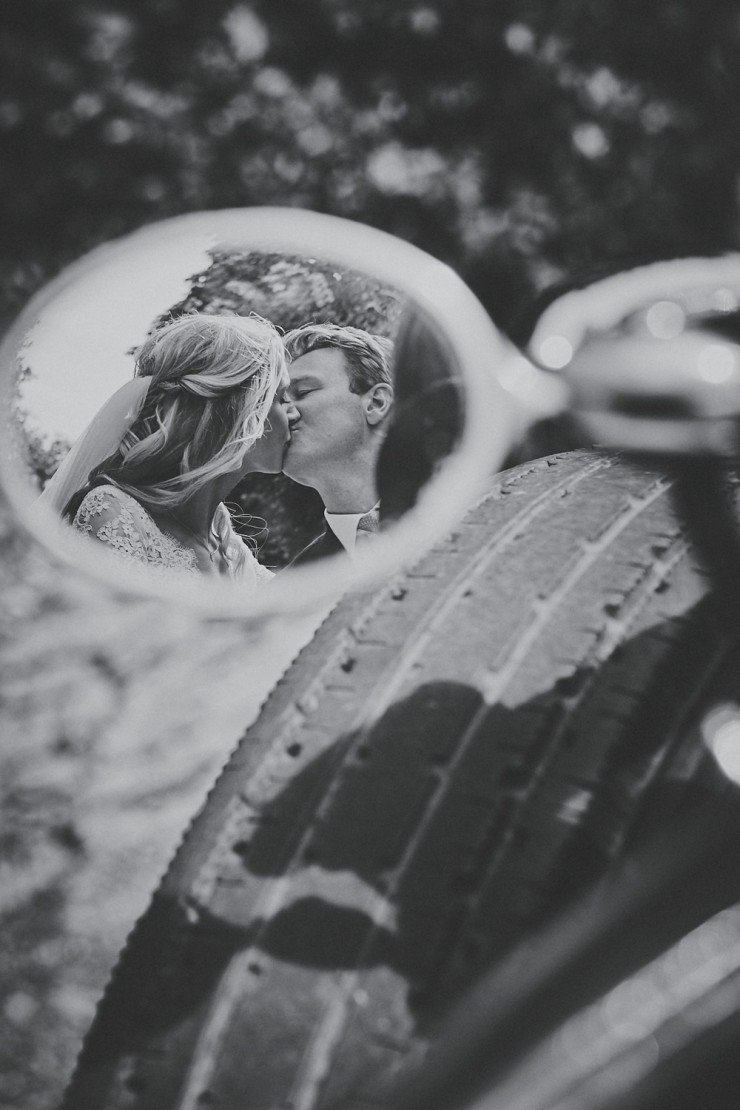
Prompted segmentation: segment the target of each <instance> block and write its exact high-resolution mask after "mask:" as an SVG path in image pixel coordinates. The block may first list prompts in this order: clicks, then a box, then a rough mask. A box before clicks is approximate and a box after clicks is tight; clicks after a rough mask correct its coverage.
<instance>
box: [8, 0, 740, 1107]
mask: <svg viewBox="0 0 740 1110" xmlns="http://www.w3.org/2000/svg"><path fill="white" fill-rule="evenodd" d="M0 16H1V17H2V18H0V82H2V87H1V88H0V144H1V146H2V150H1V151H0V192H1V193H2V199H3V205H2V210H1V212H0V223H1V224H2V234H0V263H1V264H0V318H2V320H7V319H9V318H10V317H11V316H12V315H13V314H14V313H15V312H16V311H17V310H18V308H19V307H20V306H21V305H22V304H23V303H24V302H25V300H26V299H27V297H28V296H29V294H30V293H31V292H32V291H33V290H34V289H36V288H37V287H38V286H39V285H40V284H42V283H43V282H44V281H45V280H46V279H48V278H49V277H51V276H52V275H53V274H55V273H56V272H58V271H59V269H60V268H61V267H62V266H63V265H64V264H66V263H67V262H69V261H71V260H72V259H74V258H76V257H78V256H79V255H80V254H81V253H82V252H83V251H85V250H86V249H88V248H90V247H92V246H94V245H96V244H97V243H99V242H101V241H103V240H106V239H109V238H111V237H113V236H116V235H121V234H123V233H125V232H127V231H129V230H132V229H134V228H136V227H139V226H140V225H142V224H143V223H147V222H151V221H154V220H156V219H159V218H162V217H166V216H170V215H175V214H178V213H182V212H189V211H193V210H198V209H212V208H213V209H215V208H221V207H232V206H237V207H238V206H242V205H248V204H264V203H269V204H285V205H298V206H305V207H309V208H314V209H317V210H319V211H325V212H331V213H336V214H339V215H343V216H349V217H351V218H357V219H360V220H363V221H364V222H366V223H369V224H371V225H375V226H377V227H381V228H384V229H385V230H388V231H390V232H393V233H395V234H398V235H400V236H402V237H404V238H406V239H409V240H411V241H413V242H414V243H416V244H418V245H419V246H421V247H423V248H425V249H426V250H428V251H430V252H431V253H432V254H434V255H436V256H438V257H440V258H442V259H444V260H445V261H447V262H448V263H450V264H451V265H452V266H453V267H455V268H456V269H457V270H458V271H459V272H460V273H461V274H462V276H463V277H464V278H465V280H466V281H468V283H469V284H470V285H471V286H472V288H473V289H474V291H475V292H476V293H477V294H478V296H479V297H480V298H481V300H482V301H483V303H484V304H485V305H486V307H487V308H488V310H489V311H490V313H491V315H492V316H493V318H494V320H495V321H496V322H497V323H498V324H499V325H500V326H501V327H503V328H504V329H505V330H506V331H507V332H508V333H509V334H510V335H511V336H513V337H514V338H515V339H518V340H523V339H524V338H525V337H526V335H527V333H528V329H529V328H530V327H531V323H532V320H533V318H534V315H535V314H536V311H537V308H538V305H539V304H541V303H542V302H543V301H544V300H546V299H547V298H548V297H549V296H551V295H552V291H553V290H554V289H557V288H560V287H562V286H563V285H567V284H569V283H574V282H576V283H577V282H582V281H585V280H588V278H589V276H596V275H600V274H603V273H606V272H611V271H615V270H618V269H620V268H622V267H623V266H625V265H628V264H630V263H633V262H639V261H643V260H651V259H657V258H666V257H672V256H676V255H680V254H684V253H694V252H700V253H704V252H714V251H723V250H726V249H728V248H732V247H734V248H737V247H738V240H739V238H740V225H739V223H738V164H739V158H738V147H739V146H740V127H738V122H740V121H739V120H738V105H739V104H740V95H739V94H740V88H739V85H740V65H738V60H739V59H738V46H739V42H740V17H739V14H738V11H737V5H736V3H735V0H701V3H700V2H699V0H682V2H677V0H652V2H651V3H650V4H646V3H645V2H644V0H640V2H639V3H638V2H637V0H588V2H587V3H586V2H585V0H520V2H518V3H513V2H506V0H499V2H497V3H493V2H491V0H429V2H426V3H413V2H412V3H409V2H405V0H280V2H279V3H278V2H275V0H253V2H251V3H247V2H241V3H235V2H234V0H207V2H204V0H197V2H196V0H110V2H106V0H102V2H101V3H92V2H80V0H23V2H22V3H20V2H18V0H15V2H14V0H0ZM3 542H4V544H5V547H7V548H8V550H7V551H6V550H5V547H4V549H3V550H4V558H3V560H2V566H3V567H4V568H7V569H6V570H5V571H3V573H4V574H5V578H3V583H4V589H3V608H4V609H5V610H7V613H8V614H10V615H11V616H12V618H13V621H14V622H15V623H14V625H13V628H14V630H15V633H16V634H17V636H18V638H21V637H22V635H23V629H24V627H26V626H27V625H28V624H29V622H31V620H32V617H33V605H34V604H35V603H34V601H33V598H34V597H35V596H36V595H35V594H34V589H35V588H36V587H35V586H34V589H32V588H31V586H29V587H28V588H27V589H25V590H24V589H23V588H20V589H19V587H18V581H17V575H18V573H19V572H18V569H17V568H18V567H21V566H22V567H24V568H25V571H26V573H28V574H32V575H36V576H37V577H38V578H40V577H41V570H42V568H41V567H40V565H37V564H38V560H35V561H32V565H31V566H27V561H26V560H25V559H24V551H23V550H21V549H19V544H17V543H15V541H14V540H13V537H12V529H11V530H9V532H8V535H7V536H4V538H3ZM11 548H13V551H11V550H10V549H11ZM16 549H17V550H16ZM11 556H12V557H11ZM34 582H35V579H34ZM31 585H33V582H32V583H31ZM47 585H48V591H47V592H48V593H49V598H50V600H49V603H48V606H47V611H48V618H47V623H46V625H44V629H45V630H46V631H44V632H43V633H42V631H41V630H39V631H38V632H37V634H36V636H35V639H34V641H33V646H34V652H35V653H36V654H33V652H30V651H29V652H27V653H26V655H25V656H23V655H20V654H19V653H18V652H17V650H15V649H14V648H13V645H12V644H11V643H10V642H9V643H8V646H7V648H6V649H5V651H6V656H5V658H4V663H5V667H6V669H7V672H8V675H9V678H8V679H7V680H6V683H5V685H4V687H3V691H2V693H3V698H2V699H0V709H2V712H3V713H4V714H5V716H4V718H3V719H4V720H5V722H6V723H7V725H8V728H7V729H6V739H4V742H3V748H2V756H3V761H2V770H3V775H2V780H3V782H2V806H1V807H0V864H1V865H2V868H3V871H2V875H3V876H4V878H3V882H2V890H1V891H0V898H1V899H2V909H3V922H2V925H3V945H2V950H1V951H0V988H2V991H0V994H1V995H2V1001H1V1002H0V1025H1V1026H2V1038H1V1039H2V1046H1V1051H0V1071H2V1076H1V1077H0V1080H1V1081H0V1092H1V1093H0V1103H2V1105H3V1106H4V1107H5V1106H7V1107H11V1106H12V1107H20V1106H22V1107H24V1110H51V1107H53V1106H55V1105H57V1104H58V1101H59V1095H60V1091H61V1089H62V1087H63V1085H64V1082H65V1080H66V1077H67V1076H68V1074H69V1070H70V1068H71V1066H72V1062H73V1059H74V1054H75V1052H76V1050H77V1047H78V1044H79V1038H80V1036H81V1035H82V1033H83V1031H84V1029H85V1027H86V1025H87V1023H88V1022H89V1019H90V1014H91V1012H92V1008H93V1007H94V1005H95V1000H96V997H97V995H98V994H99V991H100V989H101V987H102V984H103V983H104V981H105V977H106V975H107V971H108V968H109V967H110V962H111V961H112V959H113V958H114V952H115V948H116V946H117V944H118V934H122V933H125V931H127V929H128V927H130V920H129V917H128V915H130V914H132V913H133V912H134V910H133V908H132V907H133V905H134V903H135V901H136V899H134V898H133V897H132V891H133V889H134V882H138V884H139V885H138V888H137V889H138V891H139V898H140V899H143V900H144V901H145V899H146V888H147V887H148V888H149V889H151V886H152V885H153V883H154V881H155V876H156V873H157V871H158V870H159V869H160V866H161V859H160V857H159V856H158V855H157V853H158V852H159V853H160V854H161V853H163V854H165V855H166V854H167V853H168V852H169V850H170V849H169V846H168V845H169V840H168V838H167V837H165V836H164V834H163V823H164V822H169V825H168V828H169V830H170V835H171V836H172V837H176V835H177V830H178V829H179V828H181V827H182V826H183V825H184V824H185V822H186V820H187V817H188V815H189V814H190V813H192V811H193V808H194V806H195V805H196V804H197V798H198V797H199V796H201V794H202V791H203V790H204V789H205V783H206V782H207V781H208V780H209V779H210V777H211V776H212V773H213V769H214V761H217V760H218V759H219V758H222V756H221V755H220V753H219V751H218V750H217V749H218V742H219V738H220V742H221V743H222V744H223V743H225V740H224V737H226V736H227V733H229V727H231V726H228V727H227V724H226V723H225V720H224V719H223V715H224V714H225V713H226V708H224V709H223V713H222V717H218V719H217V720H216V722H215V723H214V727H213V738H212V748H213V750H212V751H211V750H210V748H209V750H208V751H204V750H203V744H202V736H203V733H202V731H201V726H204V722H200V724H198V727H197V728H196V725H195V724H194V723H193V722H194V721H196V718H197V713H198V712H201V713H204V712H205V711H206V709H208V707H207V706H206V707H204V706H203V705H202V704H200V701H199V699H198V698H197V697H195V695H192V696H190V694H189V697H190V700H186V702H185V704H184V706H183V710H182V721H181V722H180V723H179V725H178V727H177V729H176V730H173V734H172V738H171V743H168V744H165V745H164V746H163V747H162V749H161V750H160V751H159V754H158V760H159V762H157V763H156V766H157V767H158V768H159V769H160V772H161V777H162V781H161V783H160V782H159V780H157V782H155V785H154V787H153V788H152V790H150V792H149V794H146V790H145V787H148V784H149V783H150V781H151V779H152V770H151V767H152V752H151V750H150V747H151V746H147V744H148V730H147V727H146V726H147V723H148V722H149V721H150V719H151V718H152V716H153V715H154V707H150V706H149V703H148V702H146V700H145V699H144V700H143V701H142V705H141V706H140V707H139V710H138V711H139V712H140V716H141V721H142V724H141V727H140V728H139V729H138V731H136V732H135V734H134V733H133V732H131V731H129V732H125V730H124V731H123V732H122V731H121V730H120V728H119V725H120V722H121V720H122V714H123V713H124V711H125V710H126V706H127V705H129V712H132V711H133V710H131V708H130V705H133V706H134V708H136V706H137V704H138V703H136V700H135V698H134V696H133V695H132V694H131V692H130V691H128V692H126V691H127V689H128V688H126V687H125V686H122V685H121V682H120V680H119V678H118V676H119V674H121V673H122V674H125V675H128V674H132V675H134V676H136V675H139V674H140V673H141V671H140V668H141V667H142V666H150V665H151V666H155V665H157V661H156V659H154V658H153V660H152V661H151V663H150V661H149V660H148V659H146V658H145V659H143V661H142V658H141V648H140V641H139V640H138V638H136V637H134V638H133V639H131V638H129V640H127V639H126V637H125V636H123V635H121V636H120V637H115V636H114V637H112V636H111V635H110V624H109V616H108V614H107V611H106V610H105V608H104V605H103V602H101V603H100V607H101V615H100V617H99V620H98V623H97V624H94V623H93V622H90V629H91V630H94V631H95V632H96V635H98V636H99V637H100V641H101V642H100V646H99V648H97V649H96V652H95V653H94V654H93V653H91V654H90V655H89V658H88V656H87V655H85V654H84V652H82V651H81V650H80V652H79V653H78V654H80V661H79V662H78V661H77V657H76V655H75V652H74V650H73V648H74V645H68V644H65V645H64V649H63V651H62V650H61V649H60V646H59V643H58V642H57V640H55V638H54V637H55V635H56V636H58V629H59V626H58V623H55V620H56V616H57V609H59V606H60V602H59V595H58V589H59V587H58V586H57V585H55V584H52V583H48V584H47ZM79 588H80V587H79V585H78V583H77V582H76V580H72V578H71V577H70V580H69V582H68V583H67V585H66V586H65V589H67V591H68V593H69V595H70V598H71V599H72V600H71V601H70V602H69V605H70V607H71V606H73V603H77V602H78V600H79V599H78V591H79ZM6 623H7V628H8V629H10V628H11V624H12V622H11V620H10V618H8V619H7V622H6ZM55 630H56V631H55ZM176 633H177V630H176V629H175V630H173V631H172V643H173V644H176V645H177V643H178V642H179V641H178V638H177V636H176ZM91 634H92V631H91ZM147 635H151V630H149V632H148V633H147ZM147 642H148V641H147V638H146V636H144V635H142V638H141V643H143V644H144V645H146V643H147ZM167 642H168V643H169V641H167ZM180 646H181V648H182V651H185V650H186V649H187V650H189V648H190V647H191V645H188V644H182V645H180ZM193 650H194V649H193ZM106 651H107V652H109V653H110V652H114V653H117V656H116V659H115V660H114V662H115V666H102V665H101V663H100V660H101V659H103V661H104V662H105V652H106ZM237 651H238V645H237V644H236V643H234V644H229V643H226V642H225V647H224V652H225V662H228V660H229V658H230V653H231V652H237ZM62 655H63V656H64V666H62V665H61V663H62ZM118 655H120V657H121V658H120V659H118ZM160 655H162V657H163V658H166V656H167V652H166V651H163V652H161V653H160ZM160 665H161V664H160ZM127 668H128V669H127ZM183 673H187V674H192V675H193V687H194V689H196V692H197V691H198V690H199V689H200V688H199V687H197V684H196V683H195V675H196V673H197V667H196V666H195V664H194V663H193V665H192V666H191V667H190V670H187V671H186V672H183V671H182V669H180V670H179V671H178V673H177V675H176V678H177V682H176V683H175V682H174V679H173V680H172V681H173V687H172V689H173V691H175V693H173V694H172V696H171V697H169V698H168V699H167V706H168V708H169V707H170V706H171V704H174V703H175V702H176V701H177V699H178V698H180V697H182V690H183V687H182V674H183ZM209 673H210V672H209ZM214 673H215V674H218V673H219V672H218V671H214ZM224 674H225V676H226V677H225V679H224V681H223V684H222V685H223V686H224V688H225V686H226V685H229V688H230V690H231V694H232V695H233V693H234V691H237V692H238V691H240V690H242V689H243V688H245V687H246V686H247V685H248V683H245V682H243V681H242V680H241V678H237V677H235V676H234V674H232V672H231V671H226V670H225V671H224ZM39 683H46V686H45V687H44V696H43V698H42V697H40V696H39V697H38V698H36V699H35V700H34V699H33V697H32V692H33V691H34V690H36V689H38V684H39ZM65 683H66V684H67V685H68V687H69V691H70V692H69V694H68V695H67V694H65V690H66V688H67V687H66V686H65ZM108 687H110V689H109V688H108ZM219 689H221V687H219ZM80 690H83V691H84V692H85V697H84V698H80V697H79V691H80ZM186 692H188V693H189V688H188V691H186ZM145 693H146V690H144V694H145ZM124 694H125V697H127V698H128V701H127V702H125V704H123V703H124V701H125V698H124ZM141 696H142V698H143V694H142V695H141ZM55 699H56V700H55ZM116 699H118V700H116ZM201 700H202V699H201ZM222 702H223V704H224V706H226V703H227V702H228V698H226V697H224V698H219V699H214V705H215V706H216V707H219V706H221V704H222ZM129 703H130V704H129ZM29 706H31V707H32V709H33V713H34V714H35V716H33V717H32V716H31V709H29ZM59 706H62V707H65V706H66V710H65V711H64V712H62V709H60V708H59ZM65 712H66V716H65ZM209 712H211V713H212V712H213V708H212V707H211V709H210V710H209ZM240 714H241V715H240V716H239V721H238V722H237V721H236V719H235V720H234V722H233V727H234V729H237V728H238V727H241V721H242V720H243V719H244V718H243V711H242V710H240ZM106 721H107V722H108V724H107V725H106ZM196 723H197V722H196ZM106 729H107V731H106ZM117 730H118V731H117ZM235 734H236V732H235V733H234V735H235ZM132 735H135V736H136V737H138V741H137V743H138V748H140V749H141V752H140V754H137V752H138V748H136V750H132V747H131V739H132ZM229 735H230V734H229ZM188 737H189V738H190V739H189V740H187V742H185V740H184V738H186V739H187V738H188ZM175 752H176V753H177V757H178V758H177V759H175V758H174V754H175ZM155 754H156V753H155ZM209 758H210V759H211V764H209V767H208V768H206V769H205V770H203V769H201V771H200V772H198V773H196V770H195V768H196V767H197V766H198V761H203V760H207V759H209ZM96 776H97V778H96ZM91 779H93V780H95V782H94V783H93V785H90V781H91ZM95 783H97V785H95ZM106 791H107V792H108V793H106ZM142 791H144V793H145V794H146V797H145V799H144V802H145V803H146V805H147V807H148V808H147V810H146V812H147V814H148V820H147V821H146V822H142V820H141V818H140V813H141V807H140V808H139V809H137V808H136V806H133V807H132V804H131V799H133V798H137V797H138V796H139V795H140V794H141V792H142ZM111 792H113V795H114V800H111ZM165 798H166V803H165V802H164V801H163V799H165ZM96 799H97V802H96V804H93V802H95V800H96ZM143 804H144V803H142V805H143ZM127 807H128V808H127ZM131 813H134V814H135V815H139V817H138V820H136V821H134V820H132V819H131ZM127 815H128V819H127V820H125V819H124V818H126V816H127ZM165 841H166V843H165ZM106 853H107V855H106ZM155 857H156V858H155ZM105 861H107V862H105ZM126 861H128V863H126ZM114 862H115V866H114ZM127 866H128V870H127ZM103 879H105V880H106V881H107V884H108V885H107V886H106V885H105V882H104V881H103ZM10 880H17V881H16V883H15V886H13V883H12V882H11V881H10ZM11 888H12V890H11ZM101 889H102V891H103V893H101ZM81 890H82V891H83V893H84V894H85V898H86V901H85V898H83V897H82V895H81V893H80V891H81ZM137 904H139V903H137ZM81 905H84V906H87V907H88V910H89V912H88V914H87V917H86V918H85V921H86V925H85V928H83V927H82V926H81V925H80V920H79V918H80V906H81ZM75 913H76V914H77V918H75ZM75 920H76V922H77V923H76V925H75V924H74V922H75ZM71 922H72V924H71ZM3 1100H4V1101H3Z"/></svg>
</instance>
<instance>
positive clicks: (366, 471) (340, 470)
mask: <svg viewBox="0 0 740 1110" xmlns="http://www.w3.org/2000/svg"><path fill="white" fill-rule="evenodd" d="M284 343H285V348H286V351H287V353H288V355H289V357H290V359H291V361H290V364H289V372H290V387H289V389H288V397H289V398H290V401H291V402H292V405H291V408H292V409H293V415H292V417H291V427H290V435H291V439H290V444H289V446H288V451H287V454H286V457H285V461H284V463H283V472H284V473H285V474H287V475H288V477H289V478H292V479H293V480H294V481H296V482H299V483H300V484H301V485H304V486H313V488H314V489H316V490H318V492H319V493H320V495H321V498H322V500H323V502H324V506H325V510H324V516H325V518H326V524H325V528H324V531H323V532H322V533H321V534H320V535H319V536H317V537H316V538H315V539H314V540H313V541H312V542H311V543H310V544H308V546H307V547H305V548H304V549H303V550H302V551H301V552H299V554H298V555H297V556H296V557H295V559H294V560H293V562H292V564H291V565H292V566H296V565H298V564H300V563H307V562H310V561H311V560H313V559H318V558H321V557H322V556H325V555H335V554H337V553H338V552H341V551H346V552H347V554H348V555H350V557H351V556H352V555H353V554H354V550H355V545H356V543H357V536H358V529H359V532H360V533H363V532H368V531H369V532H373V531H377V528H378V523H377V522H378V491H377V487H376V479H375V468H376V462H377V458H378V453H379V451H380V447H381V444H382V442H383V439H384V437H385V433H386V429H387V427H388V425H389V423H390V420H389V416H390V412H391V409H392V406H393V383H392V377H391V361H392V356H393V344H392V343H391V341H390V340H389V339H385V338H384V337H382V336H378V335H371V334H370V333H369V332H366V331H362V330H360V329H359V328H351V327H340V326H339V325H337V324H306V325H304V326H303V327H300V328H296V329H295V330H294V331H291V332H288V334H287V335H286V336H285V338H284Z"/></svg>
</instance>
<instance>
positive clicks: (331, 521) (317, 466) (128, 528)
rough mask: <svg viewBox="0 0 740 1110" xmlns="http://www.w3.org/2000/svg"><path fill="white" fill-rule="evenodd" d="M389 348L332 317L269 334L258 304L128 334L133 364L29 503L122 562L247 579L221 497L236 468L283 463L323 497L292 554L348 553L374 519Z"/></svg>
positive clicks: (244, 552) (257, 579)
mask: <svg viewBox="0 0 740 1110" xmlns="http://www.w3.org/2000/svg"><path fill="white" fill-rule="evenodd" d="M392 351H393V344H392V343H391V341H390V340H388V339H386V338H384V337H381V336H376V335H371V334H369V333H368V332H365V331H362V330H361V329H359V328H353V327H341V326H338V325H335V324H306V325H304V326H302V327H299V328H296V329H294V330H293V331H290V332H288V333H287V334H286V335H285V336H281V335H280V333H279V332H278V330H277V329H276V328H275V327H274V326H273V325H272V324H271V323H269V322H268V321H267V320H264V319H262V318H260V317H257V316H249V317H242V316H220V315H211V314H206V313H192V314H189V315H186V316H182V317H179V318H178V319H175V320H171V321H169V322H168V323H166V324H164V325H163V326H162V327H160V328H158V329H157V330H156V331H155V332H154V333H153V334H151V335H150V336H149V337H148V338H147V339H146V340H145V342H144V343H143V344H142V346H141V347H140V348H139V350H138V352H137V355H136V371H135V377H134V378H133V380H132V381H130V382H127V383H126V385H124V386H123V387H122V388H121V389H119V390H118V391H117V393H115V394H114V395H113V396H112V397H111V398H110V399H109V400H108V401H107V402H106V404H105V405H103V407H102V408H101V409H100V410H99V412H98V413H97V414H96V416H95V417H94V418H93V420H92V422H91V423H90V425H88V427H87V429H86V430H85V431H84V432H83V434H82V436H81V437H80V438H79V440H78V441H77V443H76V444H75V445H74V446H73V448H72V450H71V451H70V452H69V454H68V455H67V457H66V458H65V459H64V461H63V462H62V464H61V466H60V467H59V469H58V470H57V472H56V474H55V475H54V476H53V478H52V479H51V480H50V481H49V482H48V483H47V486H46V488H45V489H44V491H43V493H42V494H41V496H40V498H39V502H40V503H41V504H45V505H46V506H47V507H49V508H51V509H53V510H54V511H56V512H57V513H59V514H61V516H62V517H63V519H64V520H66V521H67V522H68V523H69V524H70V525H71V526H72V527H73V528H74V529H75V530H76V531H78V532H80V533H82V534H84V535H85V536H87V537H89V538H90V539H91V540H93V541H95V542H97V543H99V544H102V545H104V546H105V547H107V548H108V549H109V550H112V551H114V552H115V553H116V554H117V555H118V556H120V557H122V558H123V559H126V560H128V561H129V562H131V561H133V562H136V563H139V564H145V565H147V566H149V567H152V568H155V569H158V570H159V571H162V572H172V571H178V572H183V573H185V574H189V575H191V576H198V577H199V578H200V577H203V576H215V575H217V576H226V577H227V578H229V579H232V580H234V581H235V582H238V584H239V586H240V589H241V588H247V589H251V590H256V589H258V588H260V587H261V585H263V584H265V583H267V582H268V581H269V580H270V579H271V578H272V577H273V572H272V571H271V570H269V569H268V568H267V567H264V566H262V565H261V564H260V563H259V561H258V559H257V558H256V556H255V555H254V553H253V551H252V549H251V547H250V546H249V545H248V544H247V543H246V542H245V541H244V539H243V538H242V537H241V536H240V535H239V534H238V532H237V531H236V529H235V528H234V526H233V523H232V520H231V516H230V514H229V511H228V509H227V508H226V506H225V504H224V500H225V498H227V497H228V495H229V494H230V492H231V491H232V490H233V489H234V488H235V487H236V486H237V485H238V484H239V482H240V481H241V480H242V479H243V478H244V477H245V476H246V475H247V474H249V473H264V474H277V473H279V472H280V471H283V472H284V473H285V474H286V475H288V477H290V478H292V479H293V480H294V481H296V482H298V483H300V484H301V485H305V486H312V487H313V488H314V489H316V490H318V492H319V494H320V495H321V498H322V500H323V502H324V506H325V514H324V515H325V527H324V531H323V532H322V533H321V534H320V535H319V536H317V537H316V538H315V539H314V540H313V541H312V542H311V543H309V544H308V546H307V547H305V548H304V549H303V550H302V551H301V552H299V554H298V555H297V556H296V557H295V558H294V559H293V562H292V563H291V565H296V564H300V563H305V562H308V561H310V560H313V559H316V558H319V557H321V556H325V555H332V554H336V553H339V552H342V551H344V552H346V553H347V554H348V555H349V556H350V557H351V556H352V555H353V553H354V551H355V547H356V544H357V543H358V542H361V541H362V540H363V539H364V538H365V537H367V536H370V535H372V533H373V532H375V531H377V529H378V494H377V488H376V480H375V469H376V462H377V457H378V454H379V451H380V447H381V444H382V442H383V438H384V436H385V432H386V429H387V427H388V424H389V416H390V412H391V409H392V405H393V385H392V377H391V363H392ZM268 526H269V521H268ZM358 537H359V539H358Z"/></svg>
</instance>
